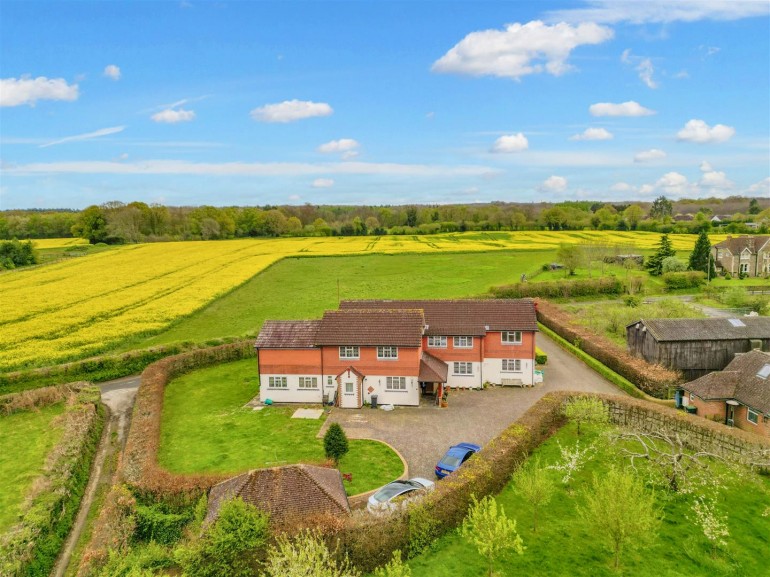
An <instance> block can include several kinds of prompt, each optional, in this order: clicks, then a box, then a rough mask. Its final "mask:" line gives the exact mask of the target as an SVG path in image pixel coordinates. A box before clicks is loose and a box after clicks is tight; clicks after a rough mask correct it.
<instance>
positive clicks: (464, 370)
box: [452, 363, 473, 375]
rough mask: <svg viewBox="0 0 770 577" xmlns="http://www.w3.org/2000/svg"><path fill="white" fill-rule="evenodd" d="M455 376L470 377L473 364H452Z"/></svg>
mask: <svg viewBox="0 0 770 577" xmlns="http://www.w3.org/2000/svg"><path fill="white" fill-rule="evenodd" d="M452 364H453V365H454V374H455V375H472V374H473V363H452Z"/></svg>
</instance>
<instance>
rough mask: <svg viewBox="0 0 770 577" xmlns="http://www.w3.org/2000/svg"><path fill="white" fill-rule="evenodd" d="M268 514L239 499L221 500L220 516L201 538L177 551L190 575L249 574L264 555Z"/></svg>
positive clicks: (232, 576) (225, 576)
mask: <svg viewBox="0 0 770 577" xmlns="http://www.w3.org/2000/svg"><path fill="white" fill-rule="evenodd" d="M267 537H268V518H267V515H266V514H265V513H263V512H262V511H260V510H259V509H257V508H256V507H254V506H253V505H249V504H248V503H244V501H243V500H242V499H240V498H237V497H236V498H232V499H228V500H226V501H225V502H223V503H222V505H221V507H220V509H219V516H218V517H217V519H216V521H215V522H214V524H213V525H212V526H210V527H209V528H208V530H207V531H206V532H205V533H204V534H203V535H202V536H200V537H197V538H193V539H192V540H191V541H190V542H189V543H187V544H185V545H182V546H180V547H178V548H177V549H176V551H175V552H174V558H175V559H176V561H177V563H178V564H179V566H180V567H181V568H182V570H183V571H184V574H185V575H186V576H187V577H248V576H250V575H254V574H255V573H256V569H257V567H258V566H259V565H260V561H261V560H262V559H263V558H264V546H265V544H266V543H267Z"/></svg>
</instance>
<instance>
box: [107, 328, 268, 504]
mask: <svg viewBox="0 0 770 577" xmlns="http://www.w3.org/2000/svg"><path fill="white" fill-rule="evenodd" d="M252 356H254V357H255V353H254V341H252V340H245V341H238V342H235V343H230V344H227V345H220V346H217V347H211V348H207V349H199V350H194V351H190V352H187V353H183V354H181V355H175V356H173V357H167V358H165V359H162V360H160V361H157V362H155V363H153V364H151V365H150V366H148V367H147V368H146V369H145V370H144V372H143V373H142V380H141V384H140V385H139V390H138V391H137V394H136V402H135V405H134V412H133V416H132V420H131V429H130V430H129V433H128V439H127V441H126V448H125V452H124V460H123V463H122V473H123V476H124V478H125V481H126V483H127V484H128V485H129V486H131V487H132V488H133V489H134V490H135V491H137V493H138V494H140V495H141V494H144V493H147V494H149V495H151V496H152V499H151V500H157V499H170V500H171V501H172V502H173V501H174V500H175V499H177V498H178V499H181V500H182V501H188V502H189V500H190V499H197V498H198V497H200V495H201V494H202V493H203V491H205V490H207V489H208V488H209V487H211V486H213V485H215V484H216V483H218V482H219V481H222V480H224V479H226V478H227V476H226V475H205V474H202V475H177V474H174V473H170V472H168V471H166V470H164V469H162V468H161V467H160V465H158V445H159V443H160V422H161V414H162V411H163V392H164V390H165V388H166V385H167V384H168V383H169V382H170V381H172V380H173V379H174V378H176V377H178V376H180V375H183V374H185V373H188V372H190V371H193V370H195V369H198V368H202V367H207V366H210V365H215V364H218V363H226V362H230V361H237V360H240V359H245V358H248V357H252ZM255 358H256V357H255ZM255 370H256V369H255Z"/></svg>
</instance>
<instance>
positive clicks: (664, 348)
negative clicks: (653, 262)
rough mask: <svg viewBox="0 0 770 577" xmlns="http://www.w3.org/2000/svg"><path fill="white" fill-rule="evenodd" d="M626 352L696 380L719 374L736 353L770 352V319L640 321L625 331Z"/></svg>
mask: <svg viewBox="0 0 770 577" xmlns="http://www.w3.org/2000/svg"><path fill="white" fill-rule="evenodd" d="M626 342H627V344H628V351H629V352H630V353H631V354H633V355H635V356H637V357H642V358H643V359H644V360H645V361H647V362H648V363H653V364H657V365H663V366H664V367H666V368H669V369H673V370H677V371H682V373H684V376H685V378H687V379H696V378H698V377H702V376H703V375H706V374H708V373H710V372H712V371H721V370H722V369H724V368H725V367H726V366H727V365H728V363H730V361H732V360H733V358H734V357H735V355H736V354H737V353H745V352H748V351H750V350H751V349H754V348H760V349H762V350H765V351H770V318H768V317H740V318H732V319H722V318H719V319H640V320H638V321H636V322H635V323H631V324H630V325H628V326H627V327H626Z"/></svg>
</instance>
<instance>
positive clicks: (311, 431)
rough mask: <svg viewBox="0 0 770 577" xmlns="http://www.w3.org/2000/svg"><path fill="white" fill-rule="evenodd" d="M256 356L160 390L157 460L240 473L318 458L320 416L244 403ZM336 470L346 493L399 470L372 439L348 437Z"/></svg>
mask: <svg viewBox="0 0 770 577" xmlns="http://www.w3.org/2000/svg"><path fill="white" fill-rule="evenodd" d="M258 391H259V379H258V376H257V365H256V362H255V360H253V359H247V360H243V361H237V362H234V363H227V364H223V365H218V366H215V367H210V368H206V369H201V370H198V371H195V372H192V373H189V374H187V375H184V376H182V377H180V378H178V379H176V380H174V381H172V382H171V383H169V385H168V386H167V387H166V392H165V397H164V400H163V419H162V424H161V441H160V449H159V451H158V460H159V462H160V464H161V465H162V466H163V467H165V468H166V469H168V470H170V471H173V472H175V473H204V472H211V473H241V472H243V471H247V470H249V469H257V468H262V467H274V466H279V465H287V464H291V463H301V462H304V463H313V462H316V463H317V462H322V461H324V451H323V441H322V440H321V439H317V438H316V435H317V434H318V431H319V429H320V428H321V425H322V424H323V418H322V419H319V420H308V419H292V418H291V415H292V413H294V411H295V410H296V409H297V408H298V407H278V406H272V407H265V408H264V409H262V410H261V411H253V410H251V409H245V408H243V405H244V404H245V403H247V402H248V401H249V400H251V399H252V398H253V397H254V396H256V395H257V393H258ZM339 468H340V470H341V471H343V472H345V473H353V482H352V483H346V485H345V488H346V490H347V491H348V494H350V495H354V494H357V493H362V492H365V491H369V490H371V489H375V488H377V487H379V486H381V485H384V484H385V483H387V482H389V481H392V480H393V479H395V478H397V477H398V476H399V475H401V474H402V473H403V466H402V463H401V460H400V459H399V457H398V455H396V454H395V453H394V452H393V451H392V450H391V449H390V448H389V447H387V446H386V445H383V444H382V443H379V442H376V441H360V440H351V441H350V452H349V453H348V454H347V455H346V456H345V458H344V459H342V461H341V462H340V467H339Z"/></svg>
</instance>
